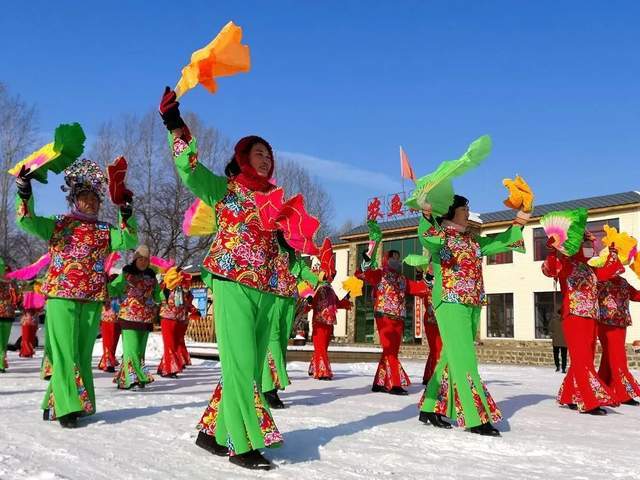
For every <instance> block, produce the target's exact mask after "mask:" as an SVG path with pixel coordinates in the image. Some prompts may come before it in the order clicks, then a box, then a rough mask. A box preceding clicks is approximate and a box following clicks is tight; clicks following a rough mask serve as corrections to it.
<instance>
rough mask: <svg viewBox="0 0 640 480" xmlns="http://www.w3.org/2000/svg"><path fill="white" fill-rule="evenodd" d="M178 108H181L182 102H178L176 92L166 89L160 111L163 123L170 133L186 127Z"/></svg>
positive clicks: (161, 100)
mask: <svg viewBox="0 0 640 480" xmlns="http://www.w3.org/2000/svg"><path fill="white" fill-rule="evenodd" d="M178 107H180V102H178V100H177V96H176V92H175V91H173V90H171V88H170V87H165V88H164V93H163V94H162V98H161V99H160V106H159V107H158V110H159V111H160V116H161V117H162V122H163V123H164V124H165V126H166V127H167V130H169V131H173V130H176V129H178V128H181V127H184V125H185V123H184V121H183V120H182V117H181V116H180V109H179V108H178Z"/></svg>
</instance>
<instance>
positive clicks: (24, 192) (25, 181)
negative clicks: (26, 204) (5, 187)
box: [16, 165, 33, 200]
mask: <svg viewBox="0 0 640 480" xmlns="http://www.w3.org/2000/svg"><path fill="white" fill-rule="evenodd" d="M32 178H33V174H32V173H31V171H30V170H29V169H28V168H27V167H25V166H24V165H23V166H22V168H21V169H20V173H18V176H17V177H16V189H17V190H18V196H19V197H20V198H21V199H22V200H29V199H30V198H31V195H32V193H33V192H32V189H31V179H32Z"/></svg>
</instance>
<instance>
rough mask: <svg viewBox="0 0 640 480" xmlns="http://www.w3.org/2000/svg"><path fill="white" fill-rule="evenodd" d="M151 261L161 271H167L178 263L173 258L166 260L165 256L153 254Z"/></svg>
mask: <svg viewBox="0 0 640 480" xmlns="http://www.w3.org/2000/svg"><path fill="white" fill-rule="evenodd" d="M150 263H151V266H152V267H154V268H155V269H156V270H158V271H159V272H160V273H165V272H166V271H167V270H169V269H170V268H171V267H173V266H174V265H175V264H176V261H175V260H173V259H171V260H165V259H164V258H160V257H155V256H153V255H151V261H150Z"/></svg>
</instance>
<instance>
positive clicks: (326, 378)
mask: <svg viewBox="0 0 640 480" xmlns="http://www.w3.org/2000/svg"><path fill="white" fill-rule="evenodd" d="M318 380H331V377H319V378H318Z"/></svg>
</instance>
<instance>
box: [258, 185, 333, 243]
mask: <svg viewBox="0 0 640 480" xmlns="http://www.w3.org/2000/svg"><path fill="white" fill-rule="evenodd" d="M255 200H256V205H257V207H258V211H259V213H260V220H261V221H262V225H263V226H264V228H265V229H266V230H271V231H273V230H280V231H281V232H282V233H283V235H284V238H285V240H286V241H287V243H288V244H289V245H290V246H291V247H292V248H293V249H295V250H296V251H298V252H302V253H306V254H307V255H316V254H317V253H318V247H316V246H315V244H314V243H313V236H314V235H315V233H316V231H317V230H318V228H320V222H319V221H318V219H317V218H315V217H313V216H311V215H309V213H308V212H307V210H306V209H305V206H304V198H303V197H302V195H301V194H298V195H295V196H294V197H291V198H290V199H289V200H287V201H286V202H285V201H284V190H282V188H276V189H273V190H271V191H270V192H267V193H260V192H256V193H255Z"/></svg>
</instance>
